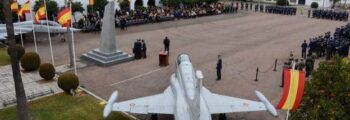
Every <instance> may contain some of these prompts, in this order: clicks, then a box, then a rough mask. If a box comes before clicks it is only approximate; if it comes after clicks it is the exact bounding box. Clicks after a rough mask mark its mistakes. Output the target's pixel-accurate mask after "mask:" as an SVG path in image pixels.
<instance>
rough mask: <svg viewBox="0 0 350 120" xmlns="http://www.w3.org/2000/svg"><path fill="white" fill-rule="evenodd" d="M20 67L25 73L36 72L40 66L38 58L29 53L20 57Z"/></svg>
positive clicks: (36, 55)
mask: <svg viewBox="0 0 350 120" xmlns="http://www.w3.org/2000/svg"><path fill="white" fill-rule="evenodd" d="M21 66H22V68H23V69H24V70H25V71H33V70H37V69H38V68H39V66H40V56H39V55H38V54H37V53H35V52H29V53H26V54H24V55H23V56H22V58H21Z"/></svg>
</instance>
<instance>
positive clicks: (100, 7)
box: [87, 0, 108, 13]
mask: <svg viewBox="0 0 350 120" xmlns="http://www.w3.org/2000/svg"><path fill="white" fill-rule="evenodd" d="M107 3H108V2H107V0H95V4H94V5H93V6H91V5H89V6H88V7H87V9H88V12H90V13H91V12H92V11H94V12H96V11H100V12H101V13H103V11H104V9H105V6H106V5H107ZM92 8H93V9H92Z"/></svg>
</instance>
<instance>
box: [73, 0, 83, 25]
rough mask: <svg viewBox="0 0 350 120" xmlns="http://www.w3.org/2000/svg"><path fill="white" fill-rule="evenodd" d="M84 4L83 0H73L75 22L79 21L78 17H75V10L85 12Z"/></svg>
mask: <svg viewBox="0 0 350 120" xmlns="http://www.w3.org/2000/svg"><path fill="white" fill-rule="evenodd" d="M84 10H85V9H84V8H83V4H81V2H72V12H73V18H74V22H77V19H76V18H75V14H74V13H75V12H81V13H82V12H84Z"/></svg>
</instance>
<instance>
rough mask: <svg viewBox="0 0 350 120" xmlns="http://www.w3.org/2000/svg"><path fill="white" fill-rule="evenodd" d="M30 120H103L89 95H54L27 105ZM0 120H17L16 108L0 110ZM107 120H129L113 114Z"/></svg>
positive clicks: (97, 102)
mask: <svg viewBox="0 0 350 120" xmlns="http://www.w3.org/2000/svg"><path fill="white" fill-rule="evenodd" d="M29 108H30V114H31V116H32V120H103V117H102V112H103V106H102V105H100V104H99V101H98V100H96V99H95V98H93V97H92V96H89V95H83V96H79V97H72V96H69V95H66V94H63V93H61V94H56V95H53V96H50V97H46V98H42V99H38V100H35V101H32V102H30V103H29ZM0 120H17V117H16V108H15V107H10V108H6V109H2V110H0ZM107 120H129V119H128V118H126V117H125V116H123V115H121V114H120V113H116V112H114V113H113V114H111V115H110V117H109V118H108V119H107Z"/></svg>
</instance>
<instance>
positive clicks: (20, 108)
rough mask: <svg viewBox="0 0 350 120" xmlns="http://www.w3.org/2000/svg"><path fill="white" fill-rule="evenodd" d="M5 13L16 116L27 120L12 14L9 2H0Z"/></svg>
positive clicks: (27, 113) (20, 119)
mask: <svg viewBox="0 0 350 120" xmlns="http://www.w3.org/2000/svg"><path fill="white" fill-rule="evenodd" d="M2 3H3V7H4V10H3V12H4V13H5V22H6V30H7V36H8V37H7V39H8V41H9V46H10V51H11V53H12V54H10V56H11V66H12V73H13V80H14V83H15V90H16V99H17V113H18V114H17V116H18V119H19V120H29V119H30V117H29V112H28V106H27V98H26V94H25V91H24V87H23V82H22V78H21V72H20V68H19V62H18V61H19V59H18V57H17V51H16V49H15V47H14V46H15V40H14V37H15V33H14V27H13V21H12V12H11V9H10V3H9V0H2Z"/></svg>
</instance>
